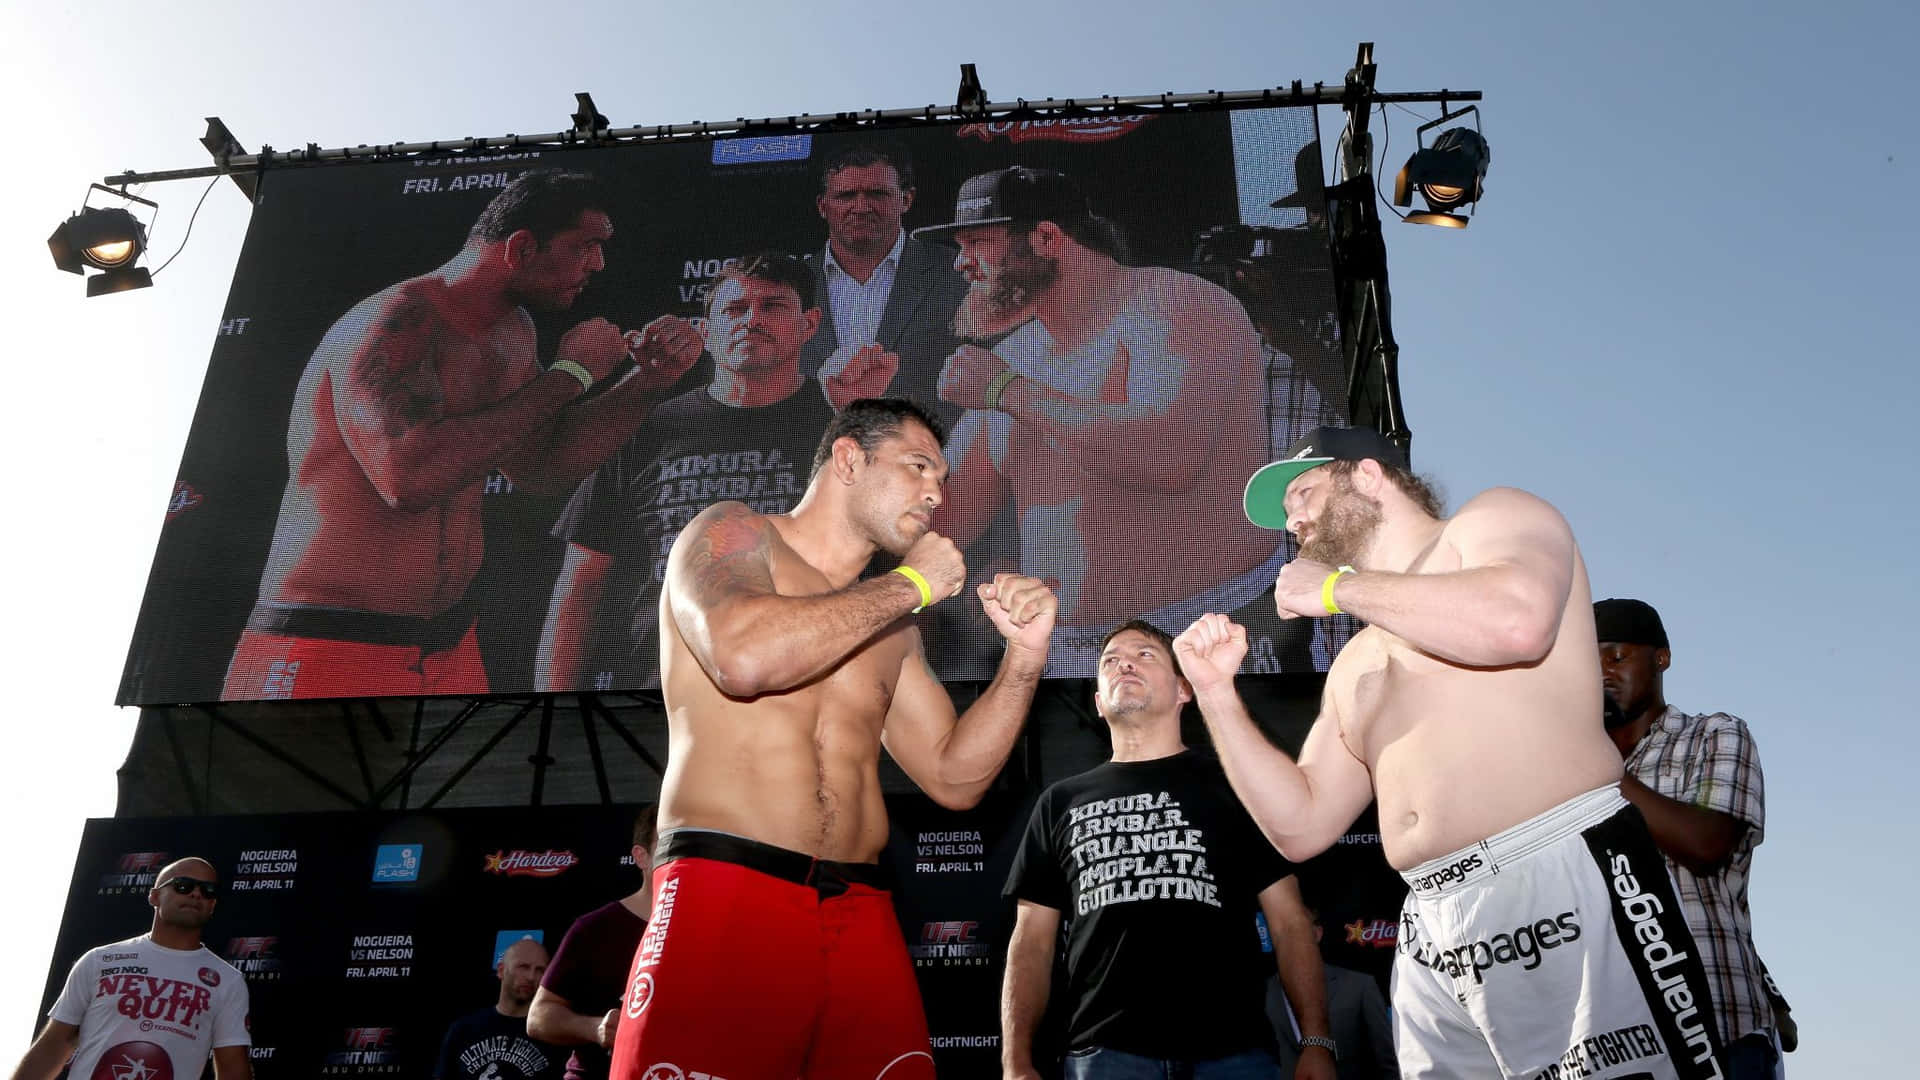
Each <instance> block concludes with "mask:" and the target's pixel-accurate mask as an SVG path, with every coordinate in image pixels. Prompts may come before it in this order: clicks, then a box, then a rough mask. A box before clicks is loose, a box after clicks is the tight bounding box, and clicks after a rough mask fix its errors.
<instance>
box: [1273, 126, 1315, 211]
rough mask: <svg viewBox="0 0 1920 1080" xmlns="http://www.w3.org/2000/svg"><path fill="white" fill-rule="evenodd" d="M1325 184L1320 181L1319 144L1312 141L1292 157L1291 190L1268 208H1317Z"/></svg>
mask: <svg viewBox="0 0 1920 1080" xmlns="http://www.w3.org/2000/svg"><path fill="white" fill-rule="evenodd" d="M1324 188H1325V182H1324V181H1322V180H1321V179H1320V142H1319V140H1317V139H1316V140H1314V141H1313V142H1310V143H1308V144H1307V145H1305V146H1303V147H1301V148H1300V152H1299V153H1298V154H1295V155H1294V156H1293V190H1292V191H1291V192H1289V193H1287V194H1286V195H1283V196H1281V197H1280V198H1278V199H1275V200H1273V201H1272V202H1270V203H1268V204H1267V205H1268V206H1301V207H1305V206H1318V205H1319V204H1320V202H1321V200H1322V198H1323V196H1322V195H1321V192H1322V190H1324Z"/></svg>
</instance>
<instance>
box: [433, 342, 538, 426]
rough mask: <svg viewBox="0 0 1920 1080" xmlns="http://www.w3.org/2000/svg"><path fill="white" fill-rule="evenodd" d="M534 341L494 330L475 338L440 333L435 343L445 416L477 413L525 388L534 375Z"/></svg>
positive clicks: (436, 363)
mask: <svg viewBox="0 0 1920 1080" xmlns="http://www.w3.org/2000/svg"><path fill="white" fill-rule="evenodd" d="M532 357H533V338H532V335H531V334H530V333H522V332H521V331H520V330H519V329H518V328H495V329H494V330H493V331H492V332H490V333H488V334H487V335H486V336H484V337H479V338H474V337H468V336H465V335H462V334H457V333H454V332H452V331H450V330H446V331H442V332H441V333H440V334H439V335H437V337H436V339H435V341H434V361H435V363H434V368H435V372H436V374H437V376H438V379H439V384H440V400H441V402H442V404H443V406H444V408H445V411H446V412H447V414H448V415H451V416H459V415H462V414H465V413H470V412H477V411H479V410H481V409H485V408H487V407H489V406H492V405H494V404H497V403H498V402H499V401H500V400H501V399H502V398H505V397H507V396H508V395H509V394H512V393H513V392H514V391H516V390H518V389H520V387H521V386H523V385H525V384H526V382H527V381H528V379H529V378H530V377H531V376H532V374H533V359H532Z"/></svg>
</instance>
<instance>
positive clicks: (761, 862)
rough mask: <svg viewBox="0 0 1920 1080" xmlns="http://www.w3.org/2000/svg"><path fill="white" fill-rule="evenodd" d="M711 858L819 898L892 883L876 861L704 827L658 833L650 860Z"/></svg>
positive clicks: (888, 887)
mask: <svg viewBox="0 0 1920 1080" xmlns="http://www.w3.org/2000/svg"><path fill="white" fill-rule="evenodd" d="M683 858H684V859H713V860H715V861H716V862H728V863H733V864H734V865H735V866H744V867H746V868H747V869H749V870H756V871H758V872H760V873H762V874H766V875H767V876H768V877H776V878H779V879H780V880H782V881H791V882H793V883H794V884H795V885H805V886H807V887H808V888H810V889H812V890H814V891H815V892H817V893H819V894H820V896H821V898H822V899H827V898H829V897H834V896H839V895H841V894H843V893H845V892H846V891H847V886H849V885H865V886H867V887H869V888H874V889H881V890H889V889H891V888H892V883H891V882H890V881H889V875H887V874H886V873H884V872H883V871H882V870H881V869H880V867H879V865H878V864H876V863H845V862H834V861H833V860H831V859H816V858H814V857H813V856H811V855H808V854H807V853H806V852H804V851H789V850H787V849H786V848H783V847H774V846H773V845H772V844H763V843H761V842H760V841H758V840H749V839H747V838H746V837H744V836H734V835H733V834H731V833H723V832H712V831H710V830H707V829H674V830H672V831H670V832H667V833H665V834H663V835H662V836H661V837H660V847H659V850H658V851H656V852H655V853H654V857H653V863H654V865H655V866H661V865H663V864H665V863H666V862H667V861H668V860H671V859H683Z"/></svg>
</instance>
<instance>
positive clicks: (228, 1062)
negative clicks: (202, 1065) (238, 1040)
mask: <svg viewBox="0 0 1920 1080" xmlns="http://www.w3.org/2000/svg"><path fill="white" fill-rule="evenodd" d="M213 1078H214V1080H253V1057H252V1055H250V1054H249V1053H248V1048H247V1047H246V1046H216V1047H214V1048H213Z"/></svg>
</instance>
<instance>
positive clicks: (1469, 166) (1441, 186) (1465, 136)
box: [1393, 106, 1493, 229]
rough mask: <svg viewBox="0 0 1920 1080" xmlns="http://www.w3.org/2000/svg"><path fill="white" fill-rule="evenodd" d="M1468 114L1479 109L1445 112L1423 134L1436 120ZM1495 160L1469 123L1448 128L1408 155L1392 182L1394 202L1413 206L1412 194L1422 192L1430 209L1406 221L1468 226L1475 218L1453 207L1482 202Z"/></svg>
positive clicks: (1426, 126)
mask: <svg viewBox="0 0 1920 1080" xmlns="http://www.w3.org/2000/svg"><path fill="white" fill-rule="evenodd" d="M1469 112H1477V110H1475V109H1474V108H1473V107H1471V106H1469V107H1468V108H1466V109H1462V110H1461V111H1460V112H1457V113H1450V114H1447V115H1444V116H1442V117H1441V118H1440V119H1439V120H1435V121H1433V122H1432V123H1430V124H1427V125H1425V126H1423V127H1422V128H1420V132H1421V133H1422V134H1424V133H1425V132H1426V130H1427V128H1430V127H1433V126H1434V125H1435V124H1441V123H1445V122H1446V121H1448V120H1453V119H1456V118H1458V117H1460V116H1463V115H1465V114H1466V113H1469ZM1474 120H1475V122H1476V123H1478V121H1479V117H1478V116H1477V115H1476V116H1475V117H1474ZM1492 160H1493V152H1492V151H1491V150H1490V149H1489V148H1488V146H1487V140H1486V139H1485V138H1484V137H1483V136H1482V135H1481V134H1480V132H1479V131H1477V130H1475V129H1473V128H1464V127H1456V128H1448V129H1447V130H1446V131H1443V132H1441V133H1440V137H1439V138H1437V139H1435V140H1433V145H1432V146H1422V147H1421V148H1420V149H1418V150H1415V151H1414V152H1413V156H1412V157H1410V158H1408V159H1407V163H1406V165H1405V166H1404V167H1403V168H1401V170H1400V175H1399V176H1397V177H1395V178H1394V181H1393V201H1394V204H1395V205H1397V206H1412V205H1413V193H1414V192H1415V191H1418V192H1419V193H1420V198H1421V199H1422V201H1424V202H1425V203H1426V204H1427V208H1426V209H1425V210H1423V211H1414V212H1413V213H1410V214H1407V215H1405V220H1406V221H1407V222H1409V223H1411V224H1414V225H1440V226H1443V227H1446V228H1453V229H1464V228H1466V227H1467V222H1468V221H1469V220H1471V218H1470V217H1469V216H1466V215H1461V214H1456V213H1453V212H1452V211H1455V210H1458V209H1460V208H1461V207H1463V206H1467V205H1469V204H1478V203H1479V202H1480V196H1481V194H1482V193H1483V191H1484V189H1485V184H1486V178H1487V164H1488V162H1490V161H1492Z"/></svg>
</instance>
